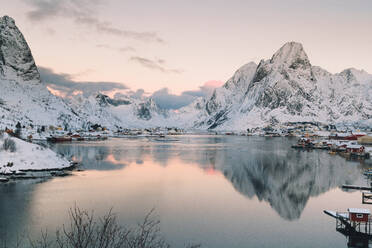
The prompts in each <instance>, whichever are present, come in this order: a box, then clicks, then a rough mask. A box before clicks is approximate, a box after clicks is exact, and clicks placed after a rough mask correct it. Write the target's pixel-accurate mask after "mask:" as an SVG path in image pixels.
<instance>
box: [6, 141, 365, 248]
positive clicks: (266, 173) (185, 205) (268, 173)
mask: <svg viewBox="0 0 372 248" xmlns="http://www.w3.org/2000/svg"><path fill="white" fill-rule="evenodd" d="M176 138H177V139H179V141H173V142H168V141H157V140H155V139H151V138H139V137H138V138H122V139H109V140H107V141H102V142H89V143H70V144H57V145H54V146H53V147H52V148H53V149H54V150H55V151H57V152H59V153H62V154H64V155H65V156H68V157H72V158H73V159H75V160H77V161H80V162H81V163H82V165H83V168H84V169H85V170H84V171H75V172H74V173H73V175H72V176H69V177H63V178H53V179H49V180H45V181H40V180H34V181H19V182H15V183H8V184H3V185H0V195H1V201H0V235H1V236H0V238H2V239H8V240H11V239H14V238H15V236H17V235H20V234H22V233H24V232H25V231H27V232H28V233H29V234H30V235H31V236H32V237H37V236H38V235H39V234H40V231H41V230H46V229H47V230H48V231H49V232H53V231H54V230H55V229H56V228H57V227H60V226H61V225H62V224H63V223H66V220H67V215H68V209H69V208H70V207H73V206H74V204H76V205H78V206H79V207H81V208H84V209H87V210H93V211H94V213H95V215H97V216H99V215H102V214H104V213H106V212H107V211H108V210H109V209H110V208H113V212H115V213H117V216H118V220H119V222H120V223H121V224H123V225H128V226H130V225H134V224H136V223H137V222H139V221H141V220H142V218H143V217H144V215H145V214H146V213H147V212H148V211H149V210H151V209H152V208H155V212H156V215H157V216H158V218H159V219H160V221H161V230H162V233H163V234H164V235H165V237H166V239H167V240H168V241H169V242H170V243H171V244H172V245H173V246H174V247H183V245H184V244H187V243H190V242H193V243H201V244H202V245H203V247H347V238H346V237H345V236H343V235H342V234H340V233H338V232H336V230H335V220H334V219H331V218H330V217H329V216H326V215H325V214H323V210H324V209H330V210H339V211H344V210H346V209H347V208H349V207H364V208H365V207H366V206H365V205H364V206H363V205H361V193H360V192H346V191H343V190H341V189H340V186H341V185H342V184H362V185H367V184H368V183H369V182H368V181H367V180H366V179H365V178H364V177H363V176H362V170H363V168H367V167H370V165H368V161H367V162H363V163H361V162H355V161H346V160H345V159H344V158H342V157H340V156H331V155H329V154H328V153H327V152H326V151H318V150H315V151H300V150H294V149H291V148H290V145H291V144H293V143H295V142H296V139H290V138H265V137H239V136H196V135H195V136H192V135H188V136H180V137H176ZM367 208H368V206H367Z"/></svg>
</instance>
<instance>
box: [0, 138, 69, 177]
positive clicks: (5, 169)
mask: <svg viewBox="0 0 372 248" xmlns="http://www.w3.org/2000/svg"><path fill="white" fill-rule="evenodd" d="M70 166H71V165H70V162H69V161H68V160H67V159H65V158H63V157H61V156H60V155H58V154H57V153H55V152H54V151H52V150H50V149H48V148H44V147H42V146H39V145H36V144H31V143H28V142H25V141H23V140H21V139H18V138H14V137H10V136H9V135H8V134H2V135H1V134H0V174H14V173H20V172H24V171H43V170H61V169H66V168H68V167H70Z"/></svg>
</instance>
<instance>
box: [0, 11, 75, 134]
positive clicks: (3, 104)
mask: <svg viewBox="0 0 372 248" xmlns="http://www.w3.org/2000/svg"><path fill="white" fill-rule="evenodd" d="M0 89H1V90H0V129H3V128H5V127H8V128H14V126H15V125H16V124H17V123H18V122H20V123H21V125H22V126H23V125H25V126H30V125H33V126H37V125H40V126H42V125H45V126H47V125H55V126H68V127H70V126H80V125H81V124H82V121H81V119H80V118H79V117H78V116H77V115H76V114H75V113H74V111H73V110H72V109H71V108H70V107H69V106H67V104H66V103H65V102H64V100H63V99H61V98H59V97H57V96H54V95H53V94H51V93H50V92H49V91H48V89H47V88H46V86H45V85H43V84H42V83H41V81H40V74H39V72H38V70H37V67H36V65H35V62H34V59H33V57H32V54H31V50H30V48H29V47H28V45H27V43H26V41H25V39H24V37H23V35H22V33H21V32H20V31H19V29H18V28H17V27H16V25H15V22H14V20H13V19H11V18H10V17H8V16H4V17H2V18H0Z"/></svg>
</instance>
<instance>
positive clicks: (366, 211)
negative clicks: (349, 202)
mask: <svg viewBox="0 0 372 248" xmlns="http://www.w3.org/2000/svg"><path fill="white" fill-rule="evenodd" d="M347 211H349V213H352V214H371V211H370V210H369V209H365V208H349V209H348V210H347Z"/></svg>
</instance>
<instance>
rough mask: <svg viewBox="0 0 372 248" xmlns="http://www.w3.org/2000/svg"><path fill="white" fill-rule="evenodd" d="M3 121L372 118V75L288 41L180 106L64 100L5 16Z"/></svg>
mask: <svg viewBox="0 0 372 248" xmlns="http://www.w3.org/2000/svg"><path fill="white" fill-rule="evenodd" d="M0 87H1V89H2V90H1V91H0V116H2V117H3V118H2V119H3V120H2V121H0V127H2V128H4V127H14V126H15V124H16V123H17V122H20V123H21V124H22V125H25V126H30V125H56V126H61V127H64V128H67V129H79V128H88V127H89V126H90V125H93V124H99V125H103V126H106V127H109V128H122V127H129V128H136V127H141V128H146V127H156V126H162V127H167V126H168V127H171V126H172V127H181V128H193V129H195V128H196V129H202V130H205V129H213V130H214V129H215V130H240V131H242V130H246V129H251V128H256V127H265V126H267V125H281V124H285V123H288V122H304V121H306V122H316V123H323V124H337V123H357V124H358V125H359V124H361V125H362V124H363V123H367V124H372V121H371V119H372V75H371V74H368V73H367V72H365V71H363V70H357V69H355V68H348V69H345V70H343V71H342V72H340V73H335V74H332V73H330V72H328V71H326V70H324V69H322V68H321V67H319V66H314V65H312V64H311V62H310V60H309V58H308V56H307V54H306V52H305V50H304V47H303V45H302V44H300V43H298V42H294V41H292V42H287V43H285V44H284V45H283V46H282V47H281V48H280V49H279V50H278V51H277V52H275V53H274V54H273V55H272V57H271V58H269V59H266V60H265V59H262V60H261V61H260V63H259V64H258V65H257V64H256V63H254V62H250V63H247V64H245V65H243V66H242V67H240V68H239V69H238V70H237V71H236V72H235V73H234V75H233V76H232V77H231V78H230V79H229V80H228V81H227V82H226V83H225V84H224V85H223V86H222V87H219V88H216V89H215V90H214V91H213V93H212V94H211V95H210V96H208V97H204V98H198V99H196V100H195V101H194V102H192V103H191V104H189V105H188V106H185V107H183V108H181V109H179V110H176V111H172V110H164V109H161V108H159V107H158V106H157V105H156V103H155V102H154V100H153V99H152V98H151V97H141V98H136V97H134V96H131V95H117V96H116V97H114V98H110V97H108V96H106V95H104V94H102V93H100V92H97V94H96V95H95V96H92V97H85V96H83V95H76V96H73V97H71V98H68V99H67V98H66V99H63V98H60V97H58V96H55V95H53V94H52V93H51V92H50V91H49V90H48V89H47V88H46V85H45V84H43V83H42V82H41V80H40V74H39V71H38V68H37V66H36V63H35V61H34V59H33V56H32V53H31V50H30V48H29V46H28V45H27V42H26V40H25V38H24V36H23V35H22V33H21V31H20V30H19V29H18V28H17V26H16V24H15V21H14V20H13V19H12V18H10V17H8V16H4V17H2V18H0Z"/></svg>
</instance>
